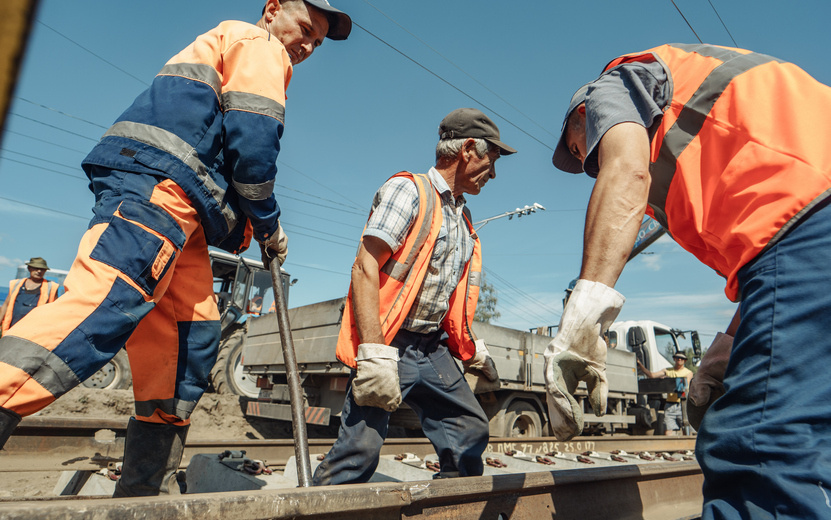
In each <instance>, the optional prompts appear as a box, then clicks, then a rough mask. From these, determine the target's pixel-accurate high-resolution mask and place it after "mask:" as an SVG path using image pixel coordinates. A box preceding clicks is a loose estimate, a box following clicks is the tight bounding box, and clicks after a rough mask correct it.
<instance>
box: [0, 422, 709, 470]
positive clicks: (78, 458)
mask: <svg viewBox="0 0 831 520" xmlns="http://www.w3.org/2000/svg"><path fill="white" fill-rule="evenodd" d="M125 431H126V424H125V423H124V422H122V421H113V420H108V419H93V418H83V419H65V418H50V417H43V418H40V417H27V418H25V419H24V420H23V422H22V423H21V424H20V426H19V427H18V429H17V430H16V431H15V434H14V435H13V436H12V437H11V439H9V441H8V443H7V444H6V447H5V449H4V450H2V451H0V472H18V471H51V470H56V471H66V470H73V471H95V470H99V469H102V468H106V467H107V466H108V465H109V464H110V463H113V462H120V461H121V458H122V454H123V452H124V435H125ZM332 442H333V439H309V452H310V454H311V455H312V456H313V457H314V456H315V455H317V454H323V453H326V452H327V451H329V448H330V447H331V446H332ZM694 446H695V437H654V436H629V435H614V436H597V437H577V438H575V439H573V440H571V441H568V442H558V441H556V440H555V439H553V438H549V437H539V438H494V439H491V442H490V444H489V446H488V450H487V451H489V452H496V453H505V452H508V451H521V452H523V453H526V454H528V455H544V454H546V453H550V452H564V453H582V452H586V451H597V452H611V451H613V450H624V451H626V452H629V453H636V452H642V451H648V452H651V453H658V452H681V451H692V450H693V449H694ZM224 450H244V451H245V452H246V455H247V456H248V457H249V458H252V459H258V460H263V461H266V462H267V463H268V465H269V466H273V467H276V468H282V467H284V466H285V464H286V461H288V460H289V458H290V457H292V456H294V441H293V440H292V439H265V440H259V439H257V440H253V439H217V440H188V443H187V445H186V446H185V453H184V456H183V458H182V466H183V467H185V466H187V464H188V462H189V461H190V459H191V457H192V456H193V455H195V454H198V453H214V452H216V453H220V452H222V451H224ZM402 452H409V453H414V454H415V455H417V456H419V457H424V456H426V455H429V454H432V453H433V447H432V445H431V444H430V442H429V441H428V440H427V439H424V438H402V439H387V440H386V442H385V443H384V447H383V448H382V452H381V454H382V455H397V454H399V453H402Z"/></svg>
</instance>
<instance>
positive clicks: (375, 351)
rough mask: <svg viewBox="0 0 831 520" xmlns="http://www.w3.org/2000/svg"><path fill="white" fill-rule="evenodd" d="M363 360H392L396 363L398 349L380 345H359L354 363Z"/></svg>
mask: <svg viewBox="0 0 831 520" xmlns="http://www.w3.org/2000/svg"><path fill="white" fill-rule="evenodd" d="M365 359H393V360H395V361H398V359H399V358H398V349H397V348H396V347H390V346H388V345H384V344H381V343H361V344H360V345H358V355H357V356H356V357H355V361H363V360H365Z"/></svg>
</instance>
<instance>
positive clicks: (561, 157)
mask: <svg viewBox="0 0 831 520" xmlns="http://www.w3.org/2000/svg"><path fill="white" fill-rule="evenodd" d="M588 91H589V83H586V84H585V85H583V86H582V87H580V88H579V89H577V92H575V93H574V95H573V96H571V103H569V104H568V111H567V112H566V117H565V118H564V119H563V128H562V129H561V130H560V140H559V141H557V147H556V148H554V157H553V158H552V162H553V163H554V166H556V167H557V168H558V169H560V170H563V171H564V172H568V173H583V163H581V162H580V161H578V160H577V158H576V157H574V156H573V155H571V152H569V151H568V144H566V123H568V116H570V115H571V113H572V112H574V109H575V108H577V107H578V106H580V104H582V103H585V102H586V98H587V97H588V96H587V95H586V94H587V93H588Z"/></svg>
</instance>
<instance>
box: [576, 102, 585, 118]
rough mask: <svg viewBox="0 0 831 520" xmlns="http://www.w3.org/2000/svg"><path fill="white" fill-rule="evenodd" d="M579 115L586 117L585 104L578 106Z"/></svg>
mask: <svg viewBox="0 0 831 520" xmlns="http://www.w3.org/2000/svg"><path fill="white" fill-rule="evenodd" d="M577 113H578V114H582V115H584V116H585V115H586V104H585V103H580V104H579V105H577Z"/></svg>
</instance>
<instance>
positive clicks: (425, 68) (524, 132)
mask: <svg viewBox="0 0 831 520" xmlns="http://www.w3.org/2000/svg"><path fill="white" fill-rule="evenodd" d="M352 25H354V26H356V27H358V28H360V29H361V30H363V31H364V32H365V33H367V34H368V35H370V36H372V37H373V38H375V39H376V40H378V41H379V42H381V43H383V44H384V45H386V46H387V47H389V48H390V49H392V50H394V51H395V52H397V53H398V54H400V55H401V56H403V57H405V58H407V59H408V60H410V61H411V62H413V63H415V64H416V65H418V66H419V67H421V68H422V69H424V70H425V71H426V72H428V73H429V74H431V75H432V76H434V77H435V78H436V79H438V80H440V81H441V82H443V83H444V84H445V85H447V86H449V87H450V88H452V89H453V90H455V91H457V92H458V93H459V94H461V95H463V96H465V97H466V98H468V99H470V100H471V101H473V102H474V103H477V104H479V105H480V106H482V107H483V108H485V109H487V110H488V111H489V112H491V113H492V114H494V115H495V116H497V117H499V118H500V119H502V120H503V121H505V122H506V123H508V124H509V125H511V126H513V127H514V128H516V129H517V130H519V131H520V132H522V133H523V134H525V135H527V136H528V137H530V138H531V139H533V140H534V141H536V142H538V143H540V144H541V145H543V146H544V147H545V148H547V149H549V150H551V151H552V152H553V151H554V149H553V148H552V147H551V145H550V144H547V143H544V142H542V141H540V140H539V139H537V138H536V137H534V136H533V135H531V134H530V133H528V132H527V131H526V130H525V129H523V128H521V127H520V126H518V125H516V124H515V123H514V122H513V121H511V120H510V119H508V118H507V117H505V116H503V115H502V114H500V113H499V112H497V111H496V110H494V109H492V108H491V107H489V106H488V105H486V104H485V103H483V102H481V101H479V100H478V99H476V98H475V97H473V96H471V95H470V94H468V93H467V92H465V91H464V90H462V89H460V88H459V87H457V86H456V85H454V84H453V83H451V82H449V81H447V80H446V79H444V78H443V77H441V76H439V75H438V74H436V73H435V72H433V71H432V70H430V69H429V68H427V67H426V66H424V65H422V64H421V63H419V62H418V61H417V60H415V59H413V58H411V57H410V56H408V55H407V54H405V53H404V52H403V51H401V50H399V49H397V48H396V47H394V46H393V45H391V44H390V43H387V42H386V41H385V40H384V39H383V38H381V37H380V36H378V35H376V34H375V33H373V32H371V31H370V30H369V29H367V28H366V27H363V26H362V25H360V24H358V23H356V22H355V21H354V20H353V21H352Z"/></svg>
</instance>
